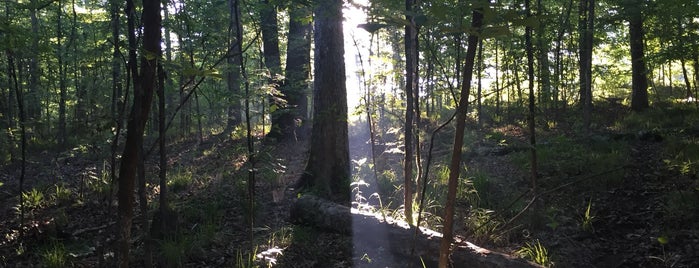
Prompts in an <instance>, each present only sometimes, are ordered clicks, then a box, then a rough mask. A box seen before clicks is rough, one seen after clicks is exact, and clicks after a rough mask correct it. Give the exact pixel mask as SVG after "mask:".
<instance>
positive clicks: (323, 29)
mask: <svg viewBox="0 0 699 268" xmlns="http://www.w3.org/2000/svg"><path fill="white" fill-rule="evenodd" d="M315 5H316V7H315V32H314V39H315V42H316V45H315V50H314V56H315V61H314V62H315V66H314V70H315V75H314V77H315V82H314V83H313V100H314V101H313V130H312V132H311V140H313V142H312V143H311V148H310V155H309V159H308V164H307V165H306V172H305V175H304V176H303V178H302V179H301V184H302V185H307V186H311V187H314V188H315V190H316V191H317V192H318V193H320V194H321V195H322V196H324V197H331V198H332V199H334V200H340V201H342V203H349V197H350V191H349V180H350V165H349V142H348V140H349V138H348V132H347V88H346V85H345V60H344V54H345V51H344V50H345V49H344V38H343V35H342V0H316V1H315Z"/></svg>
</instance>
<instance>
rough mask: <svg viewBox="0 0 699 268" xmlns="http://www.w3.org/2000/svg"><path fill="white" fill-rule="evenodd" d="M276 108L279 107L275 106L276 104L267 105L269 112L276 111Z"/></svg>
mask: <svg viewBox="0 0 699 268" xmlns="http://www.w3.org/2000/svg"><path fill="white" fill-rule="evenodd" d="M278 109H279V107H277V105H276V104H272V105H270V106H269V112H270V113H274V112H276V111H277V110H278Z"/></svg>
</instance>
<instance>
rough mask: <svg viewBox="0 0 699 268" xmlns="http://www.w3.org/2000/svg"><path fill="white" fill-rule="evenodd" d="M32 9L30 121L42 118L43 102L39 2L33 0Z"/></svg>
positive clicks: (28, 107) (27, 102) (27, 95)
mask: <svg viewBox="0 0 699 268" xmlns="http://www.w3.org/2000/svg"><path fill="white" fill-rule="evenodd" d="M30 5H31V8H30V17H31V27H32V34H31V51H30V52H29V54H30V59H29V92H27V94H26V96H25V98H26V109H27V110H26V114H25V115H26V116H27V118H26V119H27V120H28V121H32V120H36V119H39V117H40V116H41V101H40V99H39V76H40V75H41V73H40V72H41V71H40V69H39V18H38V17H37V12H38V11H39V2H38V0H32V1H31V3H30Z"/></svg>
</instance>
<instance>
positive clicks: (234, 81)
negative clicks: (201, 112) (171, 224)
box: [223, 0, 243, 134]
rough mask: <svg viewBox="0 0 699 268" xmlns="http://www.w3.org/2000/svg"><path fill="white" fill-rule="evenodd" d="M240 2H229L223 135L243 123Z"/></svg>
mask: <svg viewBox="0 0 699 268" xmlns="http://www.w3.org/2000/svg"><path fill="white" fill-rule="evenodd" d="M239 7H240V3H239V0H229V1H228V8H229V16H230V18H229V20H230V21H229V24H228V49H229V51H228V57H227V58H226V61H227V64H228V66H229V68H230V69H229V71H228V72H227V73H226V84H227V86H228V94H229V97H228V100H229V101H228V102H229V103H228V107H227V109H228V111H227V112H228V117H227V119H226V128H225V130H224V132H223V133H225V134H228V133H230V132H231V131H233V128H234V127H235V126H237V125H239V124H240V123H241V122H242V113H241V107H240V66H241V64H242V62H243V60H242V58H243V55H242V51H243V48H242V45H243V40H242V39H238V36H242V35H243V34H242V32H243V26H242V25H243V24H242V22H241V19H242V18H241V15H240V14H241V13H240V8H239Z"/></svg>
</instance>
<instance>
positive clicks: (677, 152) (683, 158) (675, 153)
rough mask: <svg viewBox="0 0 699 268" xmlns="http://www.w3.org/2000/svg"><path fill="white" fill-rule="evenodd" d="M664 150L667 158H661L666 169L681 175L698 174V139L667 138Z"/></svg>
mask: <svg viewBox="0 0 699 268" xmlns="http://www.w3.org/2000/svg"><path fill="white" fill-rule="evenodd" d="M664 151H665V155H666V156H667V157H668V158H666V159H663V163H665V165H666V166H667V168H668V169H670V170H672V171H675V172H677V173H679V174H681V175H683V176H697V175H699V139H697V138H685V139H683V138H681V137H677V138H675V139H669V140H668V141H667V142H666V144H665V146H664Z"/></svg>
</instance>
